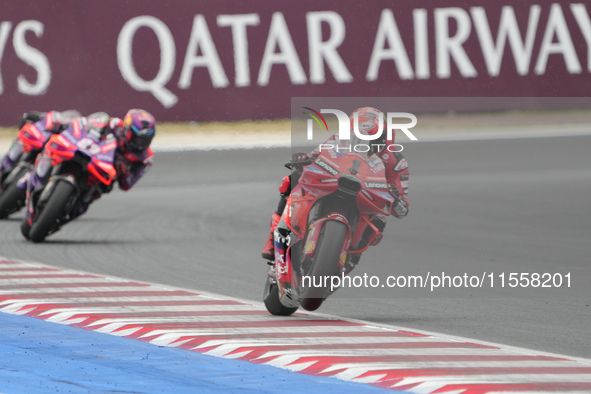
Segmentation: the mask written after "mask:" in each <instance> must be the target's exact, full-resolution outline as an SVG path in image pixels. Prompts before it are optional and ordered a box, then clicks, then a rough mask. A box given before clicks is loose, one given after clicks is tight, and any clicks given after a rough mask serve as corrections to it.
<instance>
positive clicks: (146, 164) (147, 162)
mask: <svg viewBox="0 0 591 394" xmlns="http://www.w3.org/2000/svg"><path fill="white" fill-rule="evenodd" d="M153 157H154V154H153V153H152V150H151V149H150V148H148V151H147V157H146V158H144V159H143V160H130V159H129V158H122V159H121V160H118V161H117V164H116V166H115V167H116V169H117V174H118V176H117V179H118V180H119V188H120V189H122V190H125V191H127V190H129V189H131V188H132V187H133V185H135V184H136V183H137V181H139V180H140V178H141V177H142V176H144V174H145V173H146V171H147V170H148V168H150V166H152V160H153Z"/></svg>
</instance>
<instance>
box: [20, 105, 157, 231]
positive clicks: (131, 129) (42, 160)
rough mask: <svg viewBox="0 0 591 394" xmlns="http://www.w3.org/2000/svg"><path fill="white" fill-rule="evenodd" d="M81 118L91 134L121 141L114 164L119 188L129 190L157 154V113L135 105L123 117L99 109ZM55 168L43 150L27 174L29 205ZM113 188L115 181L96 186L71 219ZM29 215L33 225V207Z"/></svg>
mask: <svg viewBox="0 0 591 394" xmlns="http://www.w3.org/2000/svg"><path fill="white" fill-rule="evenodd" d="M80 122H81V125H83V126H85V127H86V128H87V130H88V133H89V134H94V135H95V136H96V137H97V138H98V139H99V140H104V139H106V138H113V137H112V136H114V141H115V143H116V144H117V150H116V153H115V160H114V165H115V169H116V171H117V181H118V183H119V188H120V189H122V190H125V191H127V190H129V189H131V187H132V186H133V185H135V184H136V183H137V181H139V179H140V178H141V177H142V176H143V175H144V174H145V173H146V171H147V169H148V168H149V167H150V166H151V165H152V159H153V156H154V154H153V153H152V150H151V149H150V143H151V142H152V139H153V138H154V135H155V134H156V127H155V125H156V121H155V119H154V116H152V115H151V114H150V113H148V112H146V111H144V110H141V109H131V110H129V111H128V112H127V114H126V115H125V117H124V118H123V119H120V118H116V117H110V116H109V115H108V114H107V113H105V112H97V113H94V114H92V115H90V116H88V117H86V118H80ZM111 135H112V136H111ZM52 169H53V166H52V165H51V162H50V160H49V156H48V155H47V154H45V153H43V154H41V155H40V156H39V158H38V160H37V163H36V165H35V169H34V170H33V171H32V172H31V173H29V175H28V176H27V177H25V178H27V179H26V182H27V185H26V186H27V206H34V205H35V204H36V201H37V200H38V199H39V196H40V194H41V192H42V191H43V189H44V188H45V185H46V184H47V182H48V181H49V178H50V176H51V172H52ZM112 188H113V186H112V184H111V185H109V186H103V187H101V190H95V191H94V192H93V193H92V194H91V195H87V196H84V197H83V198H81V199H80V200H79V203H78V206H76V207H75V209H74V216H73V217H72V218H71V219H70V220H72V219H74V218H76V217H78V216H80V215H82V214H83V213H85V212H86V210H87V209H88V206H89V205H90V203H91V202H93V201H94V200H96V199H98V198H100V196H101V195H102V194H103V193H109V192H110V191H111V190H112ZM29 199H32V205H30V204H29ZM27 215H28V218H27V219H28V222H29V225H30V224H31V220H32V218H31V217H30V211H29V210H28V211H27Z"/></svg>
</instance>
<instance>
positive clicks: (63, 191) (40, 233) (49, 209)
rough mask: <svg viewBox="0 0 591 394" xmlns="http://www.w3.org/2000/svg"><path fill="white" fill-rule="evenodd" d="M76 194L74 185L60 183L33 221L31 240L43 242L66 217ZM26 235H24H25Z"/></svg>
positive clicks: (30, 233)
mask: <svg viewBox="0 0 591 394" xmlns="http://www.w3.org/2000/svg"><path fill="white" fill-rule="evenodd" d="M74 193H76V189H75V188H74V186H73V185H72V184H70V183H69V182H66V181H58V182H57V184H56V185H55V186H54V189H53V191H52V192H51V196H49V199H48V200H47V203H46V204H45V207H43V210H42V211H41V212H40V213H39V214H38V215H37V216H36V217H35V218H34V219H33V223H32V225H31V228H30V230H29V239H30V240H31V241H33V242H35V243H37V242H42V241H43V240H44V239H45V237H47V236H48V235H49V232H50V231H51V230H52V229H53V228H54V227H55V225H56V224H57V221H58V220H59V219H60V218H62V217H63V216H64V214H65V213H66V212H64V211H65V207H66V205H67V204H68V202H69V201H70V199H71V198H72V196H73V195H74ZM23 235H24V234H23Z"/></svg>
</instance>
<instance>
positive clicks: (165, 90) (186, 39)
mask: <svg viewBox="0 0 591 394" xmlns="http://www.w3.org/2000/svg"><path fill="white" fill-rule="evenodd" d="M590 14H591V4H589V3H585V2H582V1H572V2H570V1H554V2H552V1H544V0H537V1H529V0H520V1H509V0H473V1H470V2H465V1H458V0H424V1H412V2H411V1H397V0H386V1H381V0H372V1H353V0H339V1H336V0H335V1H310V0H300V1H292V2H272V1H266V0H249V1H232V0H217V1H205V0H203V1H197V0H195V1H180V0H178V1H146V0H126V1H120V0H87V1H77V0H56V1H51V2H49V1H41V0H39V1H28V0H4V1H2V2H1V3H0V108H1V110H0V124H3V125H10V124H14V123H16V121H17V118H18V117H19V115H20V114H21V113H22V112H24V111H27V110H30V109H37V110H49V109H67V108H76V109H79V110H80V111H82V112H83V113H88V112H91V111H97V110H106V111H108V112H110V113H111V114H113V115H119V116H121V115H122V114H123V113H124V112H125V111H126V110H127V109H128V108H131V107H141V108H145V109H147V110H149V111H150V112H152V113H154V114H155V115H156V117H157V119H158V120H161V121H190V120H193V121H206V120H233V119H248V118H274V117H285V118H287V117H289V116H290V98H291V97H313V96H320V97H326V96H334V97H360V96H361V97H363V96H368V97H446V96H475V97H476V96H478V97H483V96H484V97H485V96H496V97H517V96H519V97H560V96H561V97H574V96H579V97H580V96H588V95H589V92H590V91H591V17H590ZM533 101H534V102H535V100H533ZM456 109H459V108H456ZM483 109H484V108H483ZM426 110H428V108H426Z"/></svg>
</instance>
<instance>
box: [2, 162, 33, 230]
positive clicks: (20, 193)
mask: <svg viewBox="0 0 591 394" xmlns="http://www.w3.org/2000/svg"><path fill="white" fill-rule="evenodd" d="M27 172H28V168H26V167H24V166H21V167H20V168H19V169H18V172H17V173H16V174H14V176H11V175H13V174H10V175H9V176H8V177H7V178H11V179H12V182H5V183H7V185H4V187H5V189H4V190H2V193H0V219H4V218H7V217H8V216H9V215H11V214H13V213H14V212H17V211H18V210H19V209H21V208H22V207H23V206H24V202H25V199H26V197H27V192H26V190H21V189H19V188H18V186H17V185H18V181H19V180H20V179H21V178H22V177H23V176H25V174H26V173H27Z"/></svg>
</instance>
